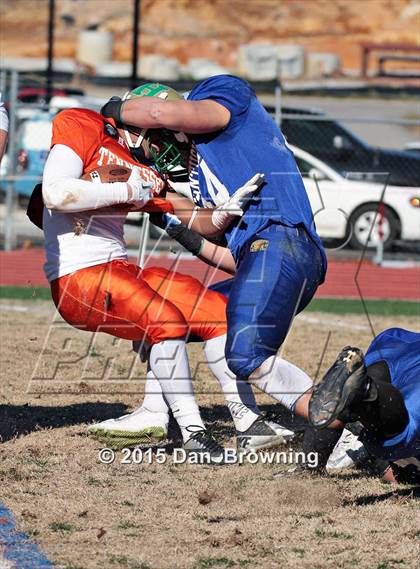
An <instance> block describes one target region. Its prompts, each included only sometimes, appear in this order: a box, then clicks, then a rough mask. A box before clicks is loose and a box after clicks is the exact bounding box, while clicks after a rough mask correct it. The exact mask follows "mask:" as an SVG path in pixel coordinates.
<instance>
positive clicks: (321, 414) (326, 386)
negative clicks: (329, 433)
mask: <svg viewBox="0 0 420 569" xmlns="http://www.w3.org/2000/svg"><path fill="white" fill-rule="evenodd" d="M367 391H368V381H367V375H366V367H365V364H364V358H363V352H362V350H360V349H359V348H352V347H350V346H347V347H346V348H344V349H343V350H342V351H341V352H340V354H339V355H338V358H337V359H336V360H335V362H334V364H333V365H332V366H331V367H330V369H329V370H328V371H327V373H326V374H325V376H324V378H323V380H322V381H321V383H319V384H318V385H317V386H316V387H315V389H314V392H313V394H312V397H311V400H310V402H309V423H310V424H311V425H312V426H313V427H315V428H317V429H323V428H325V427H328V425H330V424H331V423H332V422H333V421H334V419H337V417H338V416H339V415H340V414H341V413H342V412H343V410H348V409H347V408H348V407H349V406H350V405H351V403H352V402H353V401H354V400H355V399H356V398H357V397H358V396H359V397H360V398H361V399H363V398H364V396H365V395H366V393H367Z"/></svg>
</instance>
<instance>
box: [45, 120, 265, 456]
mask: <svg viewBox="0 0 420 569" xmlns="http://www.w3.org/2000/svg"><path fill="white" fill-rule="evenodd" d="M117 126H118V125H116V124H115V122H114V121H113V120H112V119H108V120H107V119H104V118H103V117H102V116H101V115H99V114H98V113H95V112H94V111H90V110H86V109H69V110H65V111H63V112H61V113H60V114H58V115H57V116H56V117H55V118H54V120H53V135H52V144H51V151H50V154H49V156H48V159H47V162H46V165H45V169H44V176H43V186H42V195H43V201H44V204H45V206H46V207H45V208H44V212H43V229H44V233H45V248H46V258H47V259H46V264H45V272H46V275H47V278H48V280H49V281H50V284H51V291H52V296H53V299H54V302H55V304H56V306H57V308H58V310H59V312H60V314H61V315H62V316H63V318H64V319H65V320H66V321H67V322H68V323H69V324H71V325H73V326H75V327H77V328H79V329H83V330H88V331H103V332H106V333H108V334H112V335H114V336H117V337H120V338H124V339H131V340H140V341H143V340H144V339H145V340H146V341H147V342H148V344H150V345H151V350H150V355H149V365H150V369H151V371H152V372H153V375H154V377H155V378H157V380H158V381H159V385H160V387H161V389H162V393H163V395H164V397H165V399H166V401H167V403H168V405H169V407H170V409H171V410H172V413H173V415H174V417H175V419H176V421H177V422H178V425H179V426H180V429H181V433H182V437H183V440H184V445H185V448H186V449H187V450H190V451H203V450H204V451H208V452H209V453H210V455H211V456H212V457H213V458H214V460H215V461H216V462H217V461H219V460H220V457H221V455H222V449H221V447H220V446H219V445H218V444H217V443H216V442H215V441H214V439H213V438H212V437H211V436H210V435H209V433H208V432H207V431H206V429H205V427H204V424H203V422H202V420H201V417H200V413H199V409H198V406H197V404H196V401H195V398H194V394H193V389H192V383H191V377H190V369H189V364H188V357H187V352H186V347H185V338H186V337H187V336H188V335H189V334H194V335H197V336H198V337H199V338H201V339H202V340H210V339H212V338H214V337H217V336H218V335H221V334H223V333H224V331H225V318H224V316H223V319H221V318H220V317H219V318H218V315H219V314H220V311H218V310H216V309H215V306H217V305H218V304H219V306H223V310H224V306H225V301H224V299H222V298H219V297H218V293H214V292H212V291H207V290H206V289H204V287H202V286H201V285H200V283H198V281H196V280H195V279H192V278H190V277H187V276H183V277H182V278H181V280H182V279H184V281H185V282H184V283H183V287H184V289H183V291H184V292H183V293H182V294H179V295H172V296H171V300H169V299H168V298H167V297H166V296H165V295H162V294H161V290H162V286H163V283H164V282H165V281H168V280H169V281H171V280H172V282H175V281H177V279H179V277H178V276H177V275H175V274H174V273H170V274H168V275H166V276H165V277H164V278H162V275H159V274H157V273H156V271H155V272H154V270H153V269H149V270H148V271H142V270H141V269H140V268H139V267H137V266H136V265H133V264H130V263H128V262H127V251H126V246H125V242H124V235H123V224H124V220H125V217H126V214H127V211H128V209H129V208H135V209H145V211H147V209H148V206H150V204H152V206H153V207H152V210H153V211H156V203H158V209H160V210H161V211H171V210H172V207H171V206H170V204H169V203H168V202H165V201H163V200H161V201H159V202H156V200H155V199H153V200H151V198H154V197H156V196H159V195H164V194H163V190H164V182H163V180H162V178H161V177H160V176H159V174H158V173H157V172H156V171H155V170H153V169H152V168H150V167H148V166H145V165H143V164H142V163H141V162H139V161H138V160H136V157H135V153H133V152H130V149H129V147H128V145H127V142H126V140H125V138H124V133H123V131H122V130H121V129H119V128H117ZM133 136H135V133H134V134H133ZM133 154H134V156H133ZM106 164H116V165H124V166H126V167H129V168H131V169H132V174H131V175H130V177H129V179H128V181H127V182H119V183H102V182H100V183H93V182H91V181H86V180H82V179H80V178H81V176H82V175H83V174H86V173H89V172H90V171H92V170H94V169H96V168H97V167H98V166H101V165H106ZM245 186H246V187H245V188H241V189H240V190H241V192H242V193H241V196H242V195H243V196H246V195H248V194H250V193H252V192H253V191H255V189H256V186H255V185H254V184H252V183H249V184H247V185H245ZM238 211H239V209H238V208H236V210H235V211H234V212H231V211H224V210H223V208H220V219H219V224H218V225H219V226H220V225H221V223H222V224H223V223H229V222H230V221H231V219H232V217H231V216H235V215H240V211H239V212H238ZM213 217H214V216H213ZM213 217H212V216H211V215H210V216H209V218H208V225H209V227H210V231H211V232H214V230H215V227H214V225H213ZM201 230H202V231H203V224H201ZM156 277H157V280H158V281H160V284H159V285H156ZM151 280H154V287H155V288H154V287H153V285H152V286H151ZM188 287H189V290H188ZM186 291H187V294H185V292H186ZM215 314H216V318H215V317H214V315H215ZM211 315H213V316H212V317H211Z"/></svg>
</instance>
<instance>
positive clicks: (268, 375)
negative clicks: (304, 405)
mask: <svg viewBox="0 0 420 569" xmlns="http://www.w3.org/2000/svg"><path fill="white" fill-rule="evenodd" d="M254 374H255V375H256V372H254V373H253V374H252V375H251V377H250V381H251V382H252V384H253V385H255V386H256V387H258V389H261V391H264V393H267V395H271V397H273V398H274V399H276V400H277V401H279V402H280V403H281V404H282V405H284V406H285V407H287V408H288V409H290V410H291V411H293V409H294V406H295V404H296V401H297V400H298V399H299V397H300V396H301V395H302V394H303V393H305V392H306V391H308V389H310V388H311V387H312V385H313V381H312V379H311V378H310V377H309V375H308V374H306V373H305V372H304V371H303V370H301V369H300V368H298V367H296V366H295V365H293V364H291V363H290V362H287V361H286V360H284V359H283V358H280V357H279V356H270V357H269V358H267V359H266V360H265V362H263V363H262V364H261V366H260V367H259V370H258V376H257V377H255V375H254Z"/></svg>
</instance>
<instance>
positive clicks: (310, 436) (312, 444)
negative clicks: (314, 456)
mask: <svg viewBox="0 0 420 569" xmlns="http://www.w3.org/2000/svg"><path fill="white" fill-rule="evenodd" d="M342 432H343V429H322V430H318V429H315V428H314V427H306V429H305V434H304V436H303V452H304V453H305V454H306V455H308V454H309V453H310V452H316V453H318V466H317V468H324V467H325V465H326V464H327V462H328V458H329V456H330V454H331V453H332V451H333V450H334V447H335V445H336V444H337V442H338V439H339V438H340V437H341V433H342Z"/></svg>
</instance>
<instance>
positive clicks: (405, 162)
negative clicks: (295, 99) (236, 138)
mask: <svg viewBox="0 0 420 569" xmlns="http://www.w3.org/2000/svg"><path fill="white" fill-rule="evenodd" d="M266 109H267V111H268V112H270V113H274V108H273V107H266ZM293 115H304V116H306V117H307V118H291V116H293ZM282 117H283V118H282V122H281V129H282V132H283V134H284V135H285V137H286V138H287V140H288V142H289V143H290V144H292V145H293V146H297V147H298V148H301V149H302V150H305V151H306V152H309V153H310V154H312V156H315V157H316V158H319V159H320V160H322V162H324V163H325V164H327V165H328V166H330V167H331V168H333V169H334V170H336V171H337V172H339V173H340V174H341V175H342V176H347V177H348V178H351V179H354V180H364V181H368V182H383V183H385V182H386V181H387V177H388V175H387V173H388V172H389V173H390V178H389V180H388V183H390V184H392V185H393V186H418V185H419V184H420V155H419V152H416V151H415V150H410V149H406V150H389V149H385V148H379V147H374V146H372V145H370V144H368V143H367V142H364V141H363V140H361V139H360V138H359V137H357V136H356V135H355V134H354V133H352V132H351V131H349V130H348V129H347V128H345V127H344V126H343V125H342V124H340V123H339V122H337V121H336V120H333V119H328V117H326V115H325V113H322V112H319V111H314V110H308V109H298V108H294V107H284V108H283V109H282ZM324 117H325V118H324ZM320 119H322V120H320Z"/></svg>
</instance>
